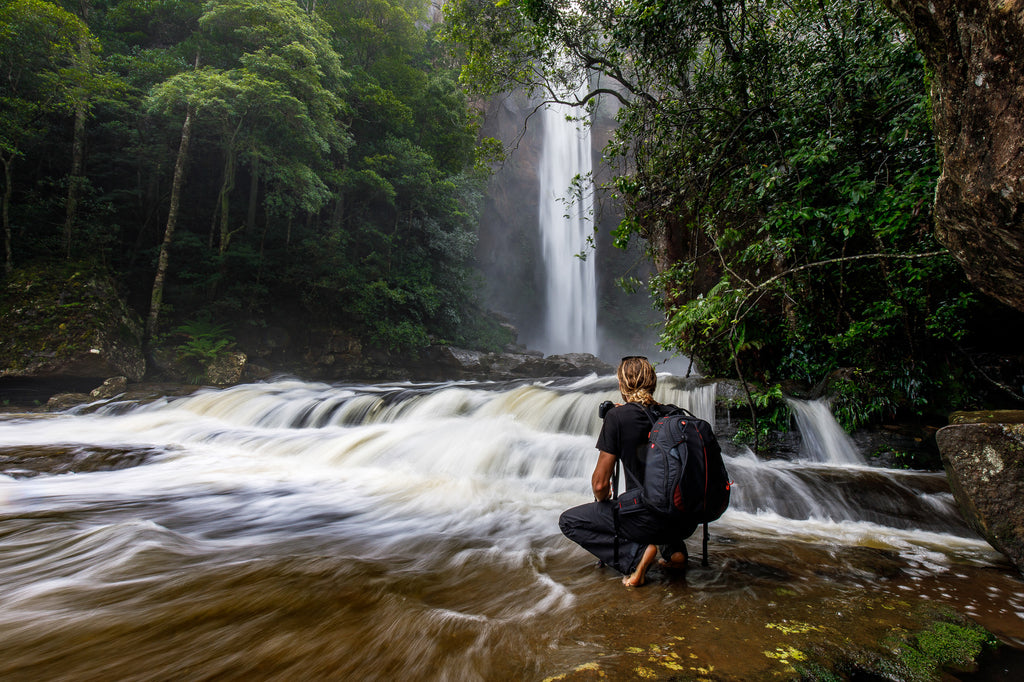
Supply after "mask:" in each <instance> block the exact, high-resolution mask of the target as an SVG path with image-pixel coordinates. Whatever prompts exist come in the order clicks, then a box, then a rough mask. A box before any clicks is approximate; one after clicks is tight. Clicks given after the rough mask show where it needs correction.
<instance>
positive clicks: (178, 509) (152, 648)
mask: <svg viewBox="0 0 1024 682" xmlns="http://www.w3.org/2000/svg"><path fill="white" fill-rule="evenodd" d="M716 393H717V388H716V386H715V384H713V383H710V384H708V383H705V382H700V381H688V380H683V379H679V378H677V377H672V376H668V375H662V376H660V377H659V382H658V389H657V391H656V393H655V397H656V399H657V400H659V401H660V402H670V403H674V404H677V405H679V406H681V407H686V408H687V409H689V410H691V411H693V412H694V413H695V414H696V415H698V416H700V417H702V418H704V419H708V420H709V421H713V420H714V416H715V405H716ZM618 397H619V395H618V390H617V381H616V379H615V377H614V376H594V375H591V376H588V377H581V378H572V379H567V378H549V379H538V380H533V381H514V382H472V381H461V382H445V383H438V384H409V383H395V384H379V385H361V384H359V385H355V384H354V385H330V384H323V383H310V382H304V381H299V380H294V379H282V380H277V381H272V382H266V383H259V384H248V385H240V386H235V387H231V388H226V389H202V390H199V391H196V392H195V393H192V394H190V395H188V396H182V397H167V398H163V399H157V400H150V399H147V400H143V401H134V400H128V399H121V398H116V399H112V400H109V401H98V402H97V403H93V404H91V405H85V406H82V407H80V408H76V409H72V410H68V411H65V412H54V413H39V414H29V415H22V414H3V413H2V411H0V538H3V541H4V553H3V555H2V559H0V600H2V602H3V604H4V608H3V609H2V610H0V654H2V655H0V679H110V678H116V679H152V678H161V679H163V678H167V679H171V678H178V677H181V675H182V671H183V670H187V671H188V676H190V677H196V678H203V677H205V678H213V677H223V676H225V674H230V675H231V676H236V677H246V678H247V679H257V680H258V679H268V678H269V677H280V676H285V677H289V678H291V677H296V678H308V679H323V678H331V679H349V678H352V679H372V680H384V679H394V678H395V677H396V676H398V677H407V678H410V679H417V680H438V681H439V682H440V681H441V680H451V679H459V680H480V681H484V680H492V679H540V678H541V677H542V676H543V677H556V676H558V675H559V674H561V672H562V671H566V670H570V671H571V670H574V669H581V666H583V665H589V662H591V661H600V662H601V666H603V667H607V669H608V674H607V677H608V678H610V679H635V678H636V674H635V670H636V669H638V668H637V664H636V663H631V661H633V659H630V658H627V659H626V662H625V663H622V664H621V666H620V667H615V666H619V665H620V664H619V663H617V662H616V661H617V660H618V657H617V656H612V657H609V656H607V652H608V651H609V650H610V649H615V650H617V651H627V650H628V648H629V647H636V648H637V649H638V650H640V651H643V652H644V654H643V656H644V659H643V660H644V662H643V665H647V662H646V661H647V658H648V657H649V656H650V653H649V652H650V651H653V650H654V649H653V648H652V647H651V645H653V644H658V645H659V646H663V645H664V640H661V639H658V637H659V635H657V634H654V635H646V634H644V632H641V631H646V630H649V628H640V629H630V628H626V629H623V632H622V633H617V632H616V631H614V630H613V629H611V628H609V627H608V624H607V618H604V614H605V613H610V612H615V613H616V614H617V613H619V610H620V609H622V610H624V613H625V615H626V617H627V618H626V620H630V619H637V620H639V622H649V621H650V620H652V619H653V620H657V621H658V622H664V623H666V624H667V625H666V629H667V631H669V632H682V631H684V630H685V631H686V632H687V638H686V645H687V646H692V647H693V648H692V650H691V651H692V653H693V655H694V656H700V657H704V658H701V659H700V660H698V659H695V658H692V657H691V656H690V652H689V651H687V650H684V649H682V648H681V649H680V657H682V656H686V658H685V659H681V660H693V661H694V662H695V663H694V665H702V666H712V665H713V666H715V667H716V668H717V669H718V670H722V671H723V678H725V677H728V678H729V679H769V678H772V677H777V675H774V674H773V673H774V672H776V671H777V670H776V668H777V662H776V659H774V658H772V657H766V655H765V654H764V652H765V651H769V652H772V651H774V650H775V648H776V647H777V646H779V636H780V634H779V632H780V631H779V630H777V629H774V628H773V625H778V624H780V623H783V624H792V627H794V628H796V627H799V628H807V629H808V632H807V633H805V634H809V635H813V636H814V637H816V638H817V640H814V641H828V640H829V639H830V638H833V637H838V636H841V637H842V638H843V641H846V639H847V638H848V637H854V636H856V637H860V639H861V640H862V641H863V640H864V639H865V638H867V637H872V638H875V634H873V630H872V628H874V626H875V625H874V624H875V623H876V622H877V620H878V619H879V618H882V617H889V616H890V615H891V616H894V617H896V616H898V617H900V618H902V617H903V613H904V611H905V609H904V608H903V607H902V606H901V608H900V609H897V610H895V611H893V610H891V609H892V607H893V606H894V605H897V604H900V605H903V604H909V603H910V602H911V600H913V601H915V602H918V601H920V602H927V603H928V604H929V605H931V604H938V605H948V606H950V607H953V608H956V609H962V610H965V611H966V613H967V614H969V615H970V616H971V617H972V618H974V619H976V620H977V621H978V622H979V623H981V624H982V625H984V626H985V627H988V628H989V629H991V630H992V631H994V632H996V633H997V635H999V636H1001V637H1002V638H1003V639H1004V641H1015V642H1019V643H1024V583H1021V582H1020V580H1019V576H1018V574H1017V573H1016V571H1015V570H1014V569H1013V568H1012V567H1011V566H1009V565H1008V564H1007V563H1006V562H1005V560H1003V559H1002V558H1001V556H1000V555H998V554H997V553H996V552H995V551H994V550H992V548H991V547H989V546H988V545H987V543H985V542H984V540H982V539H981V538H979V537H978V536H977V535H976V534H975V533H974V532H973V531H972V530H971V529H970V528H968V527H967V526H966V524H965V523H964V522H963V520H962V519H961V518H960V517H959V514H958V513H957V510H956V505H955V502H954V501H953V498H952V495H951V494H950V492H949V488H948V484H947V483H946V481H945V477H944V475H943V474H942V473H941V472H925V471H891V470H884V469H877V468H872V467H868V466H864V465H863V464H859V463H858V464H842V463H830V461H831V460H832V459H833V456H832V455H825V454H822V453H821V452H819V449H820V448H821V447H822V446H820V445H817V444H815V442H814V441H813V439H812V438H809V437H808V434H809V432H808V431H805V432H804V436H805V444H806V445H807V448H808V452H807V453H806V455H805V456H804V457H803V458H801V459H800V460H799V461H794V462H790V461H785V460H780V459H772V460H763V459H760V458H758V457H755V456H754V455H753V454H752V453H750V452H749V451H742V452H735V451H733V450H730V452H729V453H727V457H726V466H727V468H728V470H729V474H730V478H731V479H732V480H733V481H734V483H735V487H734V489H733V497H732V503H731V505H730V508H729V510H728V511H727V512H726V513H725V515H724V516H723V517H722V518H721V519H719V520H718V521H716V522H715V523H714V524H712V529H711V532H712V538H711V549H710V560H711V565H710V566H709V567H707V568H703V567H700V566H692V567H691V569H690V570H689V571H687V572H686V573H685V574H684V575H682V576H674V577H673V576H670V575H665V574H657V573H656V574H655V576H654V578H653V582H654V584H653V585H651V586H649V587H647V588H644V589H643V590H642V591H638V592H635V593H632V594H630V596H629V597H630V598H629V599H621V598H620V597H619V595H620V594H621V590H622V587H621V586H620V585H619V584H618V580H617V579H616V578H615V576H613V575H610V574H609V572H608V569H601V568H598V567H596V566H595V565H594V563H593V561H592V559H591V558H590V557H589V556H588V555H586V553H585V552H583V551H582V550H581V549H580V548H578V547H576V546H574V545H573V544H572V543H571V542H569V541H568V540H567V539H566V538H564V537H563V536H562V535H561V533H560V532H559V530H558V518H559V514H560V513H561V511H562V510H564V509H566V508H568V507H570V506H574V505H577V504H581V503H584V502H587V501H589V500H590V499H592V493H591V489H590V483H591V481H590V477H591V472H592V471H593V467H594V462H595V460H596V455H597V451H596V449H595V443H596V437H597V433H598V432H599V430H600V424H601V422H600V418H599V416H598V412H597V407H598V405H599V404H600V403H601V402H602V401H604V400H616V399H618ZM805 407H806V408H808V409H810V410H811V411H815V415H816V416H815V417H814V418H813V419H810V420H809V422H810V423H811V424H812V425H816V427H820V426H821V424H828V423H829V422H830V417H829V418H828V419H826V417H825V413H826V412H827V409H825V410H824V411H822V410H821V409H820V406H819V405H818V404H817V403H814V404H811V405H805V404H800V405H794V409H795V410H797V411H798V414H799V413H800V412H801V411H802V410H803V409H804V408H805ZM832 421H834V420H832ZM818 422H821V423H820V424H819V423H818ZM801 428H803V427H801ZM830 428H831V427H830ZM836 428H838V427H836ZM825 430H828V429H825ZM730 447H731V448H735V447H736V446H731V445H730ZM826 447H831V446H826ZM690 542H691V553H692V552H693V551H694V550H695V549H696V548H697V547H698V546H699V542H700V540H699V538H698V537H693V538H691V541H690ZM864 600H867V601H866V602H865V601H864ZM609 601H614V602H615V606H614V607H612V609H611V610H609V607H608V603H609ZM708 603H713V604H714V605H715V608H713V609H705V606H706V605H707V604H708ZM876 604H877V605H878V607H877V608H875V605H876ZM868 608H870V610H868V611H861V612H858V609H868ZM694 614H701V615H700V618H701V619H702V621H703V622H704V626H703V627H701V628H697V629H694V628H693V627H692V625H693V619H694ZM594 620H596V621H597V622H598V625H597V626H596V627H599V628H600V631H599V633H598V634H594V631H592V630H590V629H589V628H591V627H595V626H592V625H588V623H589V622H592V621H594ZM745 623H749V624H750V627H746V626H745V625H743V627H741V625H742V624H745ZM899 624H900V625H901V627H902V621H901V622H900V623H899ZM786 627H790V625H787V626H786ZM663 631H664V630H663ZM833 633H838V634H833ZM858 633H860V634H858ZM620 634H621V637H622V638H621V639H618V640H609V637H613V636H619V635H620ZM591 640H593V641H591ZM786 641H787V642H788V641H789V640H786ZM873 641H874V640H873ZM659 642H660V643H659ZM673 642H682V640H675V639H674V640H671V641H670V643H673ZM673 646H675V644H673ZM679 646H681V645H679ZM658 650H659V651H662V650H663V649H658ZM613 659H614V660H613ZM665 660H666V661H667V662H669V663H671V664H672V665H675V663H674V661H675V660H677V659H675V658H670V657H665ZM228 671H230V672H228ZM268 671H270V672H269V673H268ZM282 671H286V672H282ZM278 673H280V674H278ZM666 674H668V673H666Z"/></svg>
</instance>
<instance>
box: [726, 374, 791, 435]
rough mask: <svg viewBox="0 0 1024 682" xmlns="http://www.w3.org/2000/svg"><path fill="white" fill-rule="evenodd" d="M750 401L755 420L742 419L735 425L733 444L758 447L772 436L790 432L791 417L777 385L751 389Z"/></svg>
mask: <svg viewBox="0 0 1024 682" xmlns="http://www.w3.org/2000/svg"><path fill="white" fill-rule="evenodd" d="M750 400H751V402H753V404H754V410H755V412H756V414H757V419H756V420H755V419H753V418H751V419H743V420H741V421H740V422H739V423H738V424H737V425H736V435H734V436H733V442H734V443H736V444H738V445H750V446H759V445H760V444H764V443H767V442H770V440H771V438H772V436H773V434H776V433H779V432H786V431H790V430H791V427H792V424H791V421H792V416H791V413H790V409H789V405H788V404H787V403H786V397H785V395H784V394H783V392H782V387H781V386H780V385H779V384H775V385H773V386H768V387H766V388H763V389H761V388H752V389H751V391H750Z"/></svg>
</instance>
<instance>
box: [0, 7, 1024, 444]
mask: <svg viewBox="0 0 1024 682" xmlns="http://www.w3.org/2000/svg"><path fill="white" fill-rule="evenodd" d="M929 77H930V76H929V71H928V69H927V68H926V65H925V62H924V59H923V58H922V56H921V53H920V52H919V50H918V49H917V46H916V45H915V41H914V39H913V38H912V37H911V35H910V34H909V33H908V32H907V30H906V28H905V27H903V26H902V25H901V24H900V23H899V21H898V20H897V18H896V17H894V16H893V15H892V14H891V13H890V11H889V10H888V9H886V8H885V7H884V6H883V5H882V4H880V3H875V2H858V1H854V0H831V1H825V2H818V1H815V2H810V1H807V0H792V1H790V2H778V1H776V0H757V1H754V2H750V1H747V0H701V1H697V2H694V1H690V0H659V1H658V2H640V1H631V0H616V1H614V2H606V1H600V2H598V1H597V0H581V1H574V2H567V1H564V0H498V1H497V2H493V1H492V0H452V1H451V2H448V3H446V4H445V6H444V8H443V16H442V14H441V13H440V12H439V11H438V10H437V9H436V8H434V7H433V6H432V5H429V4H427V3H425V2H423V1H422V0H395V1H392V0H320V1H319V2H317V1H316V0H301V1H295V0H269V1H265V2H264V1H261V2H257V1H255V0H210V1H208V2H200V1H198V0H124V1H120V2H118V1H113V0H110V1H106V0H78V1H77V2H49V1H47V0H0V117H2V123H0V161H2V162H3V170H4V175H3V195H2V216H3V238H4V277H6V278H15V277H17V276H19V273H26V272H33V271H34V270H33V269H34V268H35V269H38V268H43V269H59V268H64V267H73V268H93V269H97V270H100V271H103V272H108V273H110V274H112V275H113V277H114V278H115V280H116V282H117V285H118V288H119V290H120V291H121V293H122V295H123V296H124V297H125V298H126V300H127V301H128V302H129V304H130V305H131V306H132V307H133V308H134V309H135V310H136V311H138V313H139V315H140V316H142V317H143V318H145V319H146V335H147V338H148V340H149V342H150V343H159V342H161V341H162V340H166V339H167V338H168V335H172V334H173V333H174V332H175V330H181V329H193V330H195V329H203V328H205V329H207V330H210V329H213V330H218V329H220V330H226V329H230V330H232V331H235V333H237V332H238V330H240V329H244V328H246V327H249V328H258V327H261V326H265V325H267V324H270V323H280V324H284V325H285V326H293V327H302V326H304V325H309V324H310V323H311V322H312V321H315V322H316V323H323V324H333V325H336V326H340V327H343V328H345V329H347V330H349V331H350V332H351V334H352V335H353V336H354V337H357V338H358V339H360V340H361V341H362V342H363V343H365V344H367V345H369V346H373V347H376V348H380V349H384V350H387V351H389V352H393V353H408V354H414V353H416V352H417V351H418V350H419V349H422V348H424V347H425V346H427V345H428V344H431V343H450V344H455V345H460V346H464V347H468V348H481V349H497V348H500V347H501V346H502V345H503V344H504V343H506V342H507V341H508V340H509V339H508V337H507V332H506V331H504V330H503V328H502V327H501V326H500V325H499V320H497V319H496V318H495V317H494V316H492V315H491V314H490V313H489V312H488V311H487V310H486V307H485V303H484V302H483V301H481V300H479V298H478V297H477V294H476V292H477V291H478V290H479V288H480V287H479V286H478V284H479V279H478V278H479V277H480V274H479V272H477V270H476V268H475V267H474V245H475V243H476V236H477V230H478V228H479V224H478V223H479V221H478V210H479V207H480V202H481V197H482V194H483V192H484V191H485V188H486V183H487V180H488V173H489V170H490V168H491V167H492V165H493V161H494V159H495V158H497V157H498V156H499V155H500V150H498V149H496V145H495V142H494V141H493V140H488V139H481V138H480V136H479V134H478V131H479V125H480V116H481V111H482V108H483V107H482V104H481V103H482V102H485V101H487V99H488V98H490V97H494V96H498V95H500V94H501V93H508V92H512V91H516V92H523V93H526V94H527V95H528V96H529V97H531V98H533V100H534V101H537V102H544V101H569V102H570V103H572V104H574V105H576V106H578V108H579V111H580V115H581V116H584V117H585V116H586V115H587V113H588V112H592V111H593V109H594V108H595V107H597V106H599V105H600V104H601V103H609V102H611V103H614V104H615V105H616V106H617V107H618V114H617V129H616V132H615V136H614V138H613V139H612V140H611V142H610V143H609V144H608V146H607V147H606V148H605V149H604V151H603V157H604V162H605V163H606V164H608V165H610V166H611V168H612V169H613V171H614V172H613V175H612V179H611V180H610V181H609V182H608V183H607V185H606V186H604V187H602V188H601V190H602V191H603V192H605V193H606V194H605V195H606V196H607V197H608V198H609V199H608V200H609V201H613V202H615V204H616V206H617V207H618V208H619V209H620V210H621V211H622V220H621V222H620V223H619V226H618V227H617V229H616V230H615V232H614V235H613V236H614V240H615V242H616V244H617V245H620V246H626V245H628V244H630V243H631V242H632V243H636V242H639V243H641V244H643V246H644V248H645V249H646V252H647V254H648V256H649V258H650V259H651V261H652V262H653V263H654V265H655V266H656V271H657V274H656V275H655V276H654V277H652V278H650V280H649V281H638V280H636V279H633V278H630V277H623V279H622V286H624V287H626V288H634V289H635V288H641V289H642V288H644V287H647V288H649V289H650V292H651V298H652V300H653V301H654V305H655V306H657V307H658V308H659V309H660V310H661V312H662V313H663V315H664V324H663V326H662V328H661V343H662V345H663V347H664V348H666V349H668V350H669V351H672V352H679V353H682V354H685V355H686V356H688V357H691V358H693V359H694V360H695V362H696V363H697V365H698V366H699V367H700V369H701V371H702V372H704V373H706V374H709V375H714V376H721V377H735V378H739V379H742V380H744V381H750V382H754V383H756V385H757V386H758V387H759V388H758V389H757V393H756V395H755V396H754V399H757V400H761V401H763V402H765V404H767V401H768V400H769V399H770V398H771V397H772V396H778V395H779V394H780V393H781V392H782V391H783V390H784V388H785V387H786V386H787V385H788V384H790V383H793V382H799V383H801V384H804V385H810V386H821V385H826V384H827V385H828V386H829V390H830V391H831V392H832V393H834V394H835V395H836V396H837V402H836V403H835V406H834V407H835V409H836V412H837V416H839V417H840V419H841V420H842V421H843V423H844V424H845V425H847V426H848V427H853V426H856V425H857V424H860V423H864V422H866V421H868V420H878V419H883V420H884V419H891V418H895V417H896V416H898V415H900V416H908V415H909V416H914V415H918V416H921V415H924V414H926V413H933V414H934V413H943V412H944V411H947V410H949V409H952V408H955V407H963V406H978V405H986V404H991V403H1001V404H1011V405H1019V404H1020V403H1021V402H1024V399H1022V398H1021V392H1022V383H1024V373H1022V370H1021V363H1020V359H1021V358H1020V355H1019V351H1018V350H1017V349H1015V348H1014V342H1013V340H1014V337H1015V336H1016V334H1015V333H1014V330H1020V329H1021V327H1022V325H1021V321H1020V315H1019V313H1016V312H1013V311H1011V310H1010V309H1009V308H1007V307H1006V306H1004V305H1003V304H1001V303H997V302H995V301H993V300H991V299H989V298H988V297H986V296H984V295H982V294H980V293H979V292H978V291H977V290H976V289H975V288H974V287H972V286H971V284H970V283H969V282H968V281H967V279H966V277H965V275H964V274H963V272H962V270H961V268H960V267H959V265H958V264H957V263H956V262H955V261H954V260H953V258H952V257H951V256H950V254H949V252H948V251H947V250H946V249H945V248H944V247H943V246H941V245H940V244H939V243H938V242H937V241H936V240H935V238H934V236H933V231H934V224H933V223H934V216H933V197H934V195H935V185H936V179H937V177H938V174H939V171H940V163H941V159H940V158H939V154H938V152H937V150H936V141H935V137H934V133H933V130H932V116H931V114H932V103H931V99H930V96H929ZM581 85H585V86H587V87H585V88H584V89H582V90H579V89H578V88H579V86H581ZM567 92H573V93H580V94H577V95H573V96H571V97H570V96H567V95H565V94H564V93H567ZM224 333H226V332H224Z"/></svg>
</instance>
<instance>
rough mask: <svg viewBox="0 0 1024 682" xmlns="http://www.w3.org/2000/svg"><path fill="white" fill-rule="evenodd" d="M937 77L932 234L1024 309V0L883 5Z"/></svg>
mask: <svg viewBox="0 0 1024 682" xmlns="http://www.w3.org/2000/svg"><path fill="white" fill-rule="evenodd" d="M886 3H887V4H888V6H889V7H890V9H892V10H893V11H894V12H895V13H896V15H897V16H899V17H900V18H901V19H902V20H903V22H904V23H905V24H906V25H907V26H908V27H909V28H910V30H911V31H912V32H913V34H914V36H915V38H916V40H917V44H918V46H919V47H920V48H921V51H922V52H923V53H924V55H925V58H926V59H927V61H928V64H929V67H930V69H931V71H932V101H933V111H934V113H933V115H934V121H935V135H936V138H937V140H938V146H939V151H940V153H941V154H942V175H941V177H940V178H939V182H938V187H937V189H936V193H935V229H936V236H937V237H938V239H939V241H941V242H942V243H943V244H945V245H946V247H948V248H949V250H950V251H951V252H952V253H953V255H954V257H955V258H956V259H957V261H959V262H960V264H961V265H962V266H963V268H964V271H965V272H966V273H967V276H968V278H969V279H970V280H971V282H972V283H973V284H974V285H975V286H977V287H978V288H979V289H980V290H981V291H983V292H984V293H986V294H988V295H990V296H992V297H994V298H996V299H998V300H999V301H1002V302H1003V303H1006V304H1007V305H1010V306H1012V307H1014V308H1016V309H1018V310H1024V0H966V1H965V0H959V1H958V0H886Z"/></svg>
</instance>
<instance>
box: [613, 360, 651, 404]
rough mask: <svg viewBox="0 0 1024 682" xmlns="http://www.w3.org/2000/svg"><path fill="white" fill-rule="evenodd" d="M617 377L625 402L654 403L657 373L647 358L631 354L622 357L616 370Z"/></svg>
mask: <svg viewBox="0 0 1024 682" xmlns="http://www.w3.org/2000/svg"><path fill="white" fill-rule="evenodd" d="M616 375H617V376H618V378H619V391H621V392H622V399H623V400H625V401H626V402H627V403H640V404H641V405H653V404H654V389H655V388H656V387H657V385H658V375H657V374H655V373H654V367H653V366H652V365H651V363H650V362H648V360H647V358H642V357H639V356H635V355H631V356H629V357H625V358H622V362H620V363H619V369H618V371H617V372H616Z"/></svg>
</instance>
